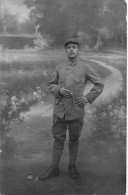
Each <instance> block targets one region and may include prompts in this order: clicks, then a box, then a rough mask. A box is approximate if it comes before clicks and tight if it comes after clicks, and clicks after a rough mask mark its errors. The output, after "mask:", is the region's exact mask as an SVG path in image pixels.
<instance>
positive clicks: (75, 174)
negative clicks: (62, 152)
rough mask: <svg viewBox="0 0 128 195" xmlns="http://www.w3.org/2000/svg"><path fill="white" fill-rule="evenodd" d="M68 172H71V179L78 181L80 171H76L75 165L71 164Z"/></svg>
mask: <svg viewBox="0 0 128 195" xmlns="http://www.w3.org/2000/svg"><path fill="white" fill-rule="evenodd" d="M68 170H69V175H70V177H71V178H73V179H78V177H79V174H78V171H77V170H76V166H75V164H69V166H68Z"/></svg>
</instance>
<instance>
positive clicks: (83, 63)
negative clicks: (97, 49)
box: [78, 60, 91, 72]
mask: <svg viewBox="0 0 128 195" xmlns="http://www.w3.org/2000/svg"><path fill="white" fill-rule="evenodd" d="M78 64H79V66H80V67H81V68H83V69H84V70H85V71H86V72H87V71H88V70H89V69H90V68H91V67H90V65H89V63H88V62H87V61H83V60H79V61H78Z"/></svg>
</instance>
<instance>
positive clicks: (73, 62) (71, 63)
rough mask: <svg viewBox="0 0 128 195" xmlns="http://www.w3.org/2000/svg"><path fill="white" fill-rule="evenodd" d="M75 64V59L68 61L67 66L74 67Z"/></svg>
mask: <svg viewBox="0 0 128 195" xmlns="http://www.w3.org/2000/svg"><path fill="white" fill-rule="evenodd" d="M76 64H77V59H74V60H73V61H69V60H68V66H75V65H76Z"/></svg>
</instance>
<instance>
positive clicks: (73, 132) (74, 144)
mask: <svg viewBox="0 0 128 195" xmlns="http://www.w3.org/2000/svg"><path fill="white" fill-rule="evenodd" d="M82 126H83V119H77V120H74V121H72V122H71V123H70V124H69V139H70V140H69V155H70V164H75V162H76V158H77V152H78V147H79V137H80V134H81V129H82Z"/></svg>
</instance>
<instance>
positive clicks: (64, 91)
mask: <svg viewBox="0 0 128 195" xmlns="http://www.w3.org/2000/svg"><path fill="white" fill-rule="evenodd" d="M59 93H60V94H61V95H62V96H64V97H66V98H68V97H71V96H73V94H72V92H71V91H69V90H67V89H65V88H64V87H61V88H60V90H59Z"/></svg>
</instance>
